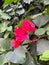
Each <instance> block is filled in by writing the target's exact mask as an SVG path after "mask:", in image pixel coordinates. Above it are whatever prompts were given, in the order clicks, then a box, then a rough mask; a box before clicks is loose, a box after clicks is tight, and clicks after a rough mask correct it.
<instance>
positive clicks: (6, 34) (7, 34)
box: [4, 31, 10, 39]
mask: <svg viewBox="0 0 49 65" xmlns="http://www.w3.org/2000/svg"><path fill="white" fill-rule="evenodd" d="M9 34H10V32H9V31H6V33H5V34H4V38H5V39H6V38H8V36H9Z"/></svg>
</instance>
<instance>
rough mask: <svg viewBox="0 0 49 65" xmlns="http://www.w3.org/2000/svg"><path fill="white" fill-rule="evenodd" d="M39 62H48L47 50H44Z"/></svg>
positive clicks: (48, 52) (48, 51)
mask: <svg viewBox="0 0 49 65" xmlns="http://www.w3.org/2000/svg"><path fill="white" fill-rule="evenodd" d="M39 59H40V60H43V61H48V60H49V50H46V51H45V52H44V53H43V54H42V55H41V56H40V58H39Z"/></svg>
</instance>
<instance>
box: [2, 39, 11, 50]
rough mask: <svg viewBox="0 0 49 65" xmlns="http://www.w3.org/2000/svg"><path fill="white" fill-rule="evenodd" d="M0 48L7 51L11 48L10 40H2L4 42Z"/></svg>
mask: <svg viewBox="0 0 49 65" xmlns="http://www.w3.org/2000/svg"><path fill="white" fill-rule="evenodd" d="M1 46H2V48H3V49H4V50H9V49H10V47H11V39H10V38H9V39H8V38H7V39H4V42H3V43H2V44H1Z"/></svg>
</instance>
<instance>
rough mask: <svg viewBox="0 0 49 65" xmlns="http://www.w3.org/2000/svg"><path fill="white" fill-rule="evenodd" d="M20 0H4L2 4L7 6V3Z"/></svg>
mask: <svg viewBox="0 0 49 65" xmlns="http://www.w3.org/2000/svg"><path fill="white" fill-rule="evenodd" d="M19 1H20V0H5V2H4V4H3V6H8V5H9V4H11V3H13V2H16V3H17V2H19Z"/></svg>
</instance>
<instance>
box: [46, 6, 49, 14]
mask: <svg viewBox="0 0 49 65" xmlns="http://www.w3.org/2000/svg"><path fill="white" fill-rule="evenodd" d="M46 12H47V14H48V15H49V7H48V8H47V11H46Z"/></svg>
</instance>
